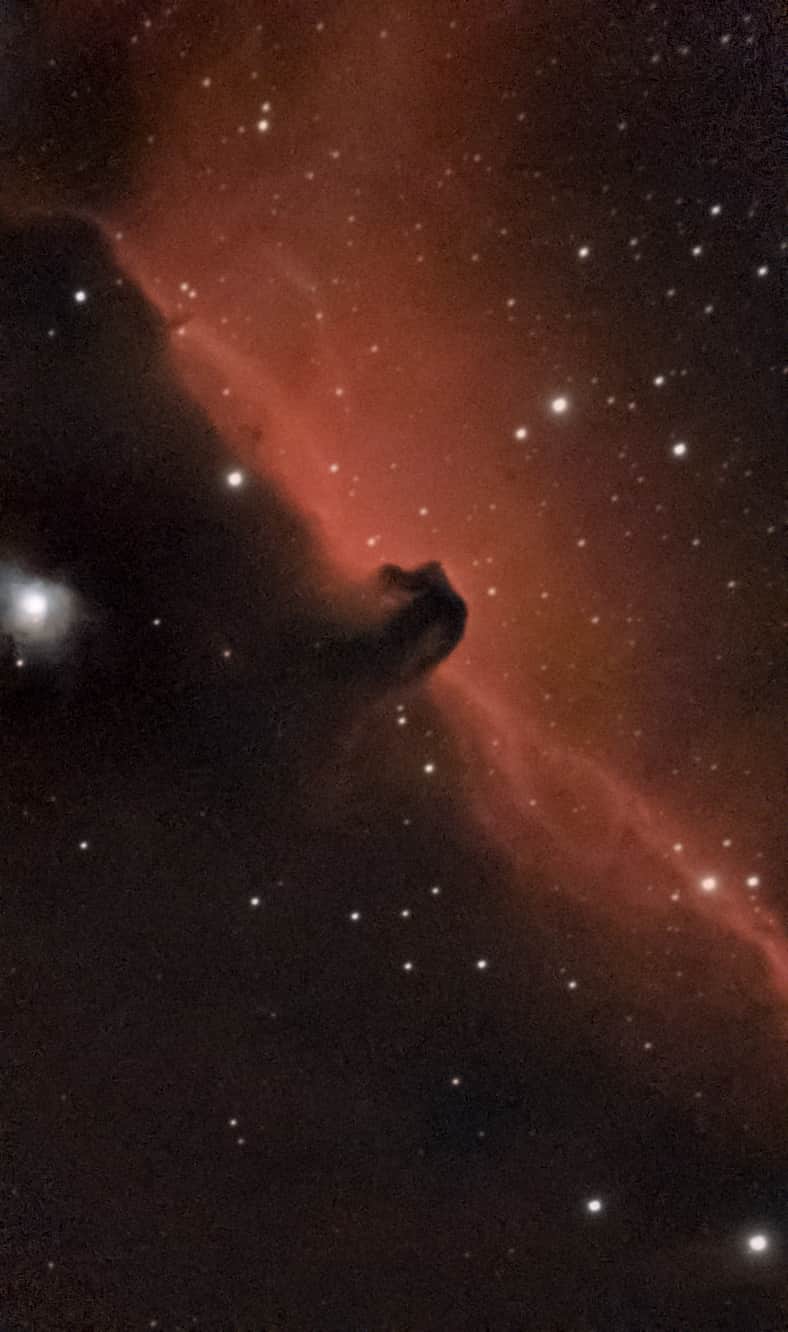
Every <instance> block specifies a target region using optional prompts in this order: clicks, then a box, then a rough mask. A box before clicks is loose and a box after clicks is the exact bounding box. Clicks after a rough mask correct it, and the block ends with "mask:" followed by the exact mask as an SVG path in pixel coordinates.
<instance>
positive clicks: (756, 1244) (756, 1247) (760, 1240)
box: [747, 1231, 769, 1253]
mask: <svg viewBox="0 0 788 1332" xmlns="http://www.w3.org/2000/svg"><path fill="white" fill-rule="evenodd" d="M747 1248H748V1250H749V1252H750V1253H766V1252H767V1250H768V1248H769V1236H768V1235H764V1234H763V1232H762V1231H758V1232H757V1233H756V1234H755V1235H748V1237H747Z"/></svg>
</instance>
